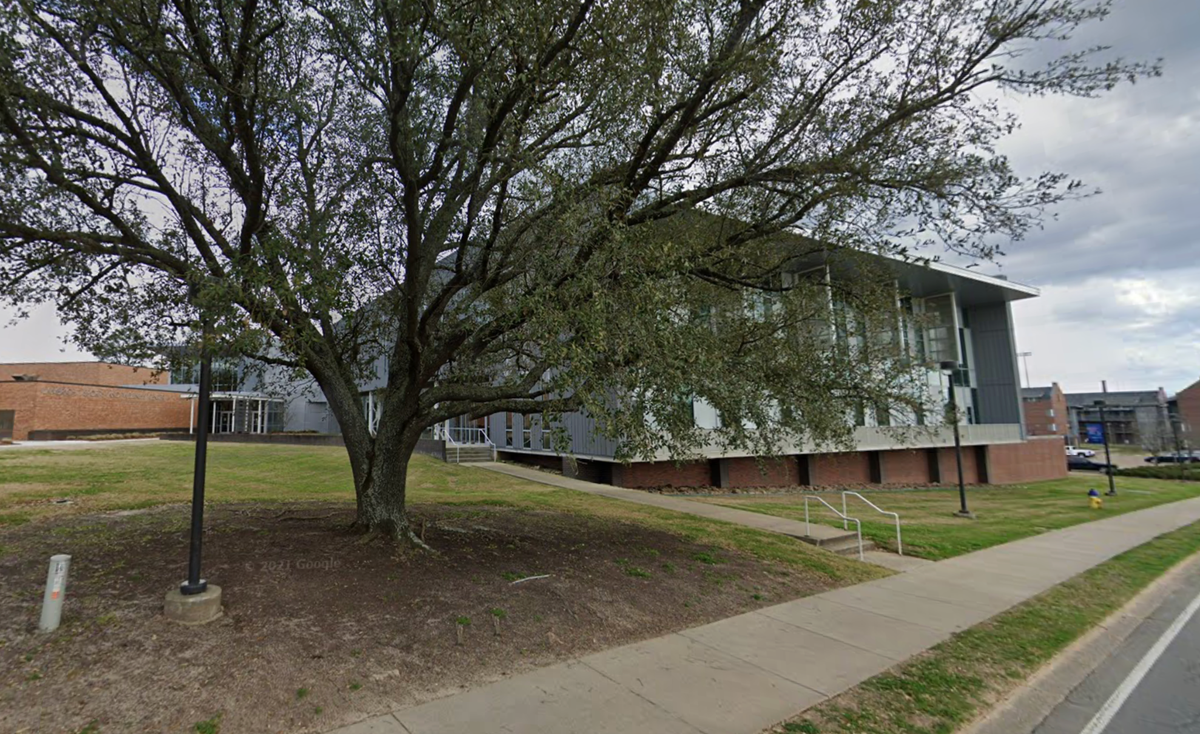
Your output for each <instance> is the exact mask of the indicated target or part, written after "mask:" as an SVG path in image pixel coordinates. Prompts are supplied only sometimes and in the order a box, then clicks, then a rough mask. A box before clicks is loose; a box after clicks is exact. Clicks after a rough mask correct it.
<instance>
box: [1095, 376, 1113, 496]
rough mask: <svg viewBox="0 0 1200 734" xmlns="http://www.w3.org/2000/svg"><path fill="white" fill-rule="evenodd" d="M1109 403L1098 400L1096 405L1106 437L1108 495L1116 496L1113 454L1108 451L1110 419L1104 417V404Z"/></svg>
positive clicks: (1102, 432)
mask: <svg viewBox="0 0 1200 734" xmlns="http://www.w3.org/2000/svg"><path fill="white" fill-rule="evenodd" d="M1105 405H1107V403H1105V402H1104V401H1103V400H1097V401H1096V407H1097V408H1099V409H1100V434H1101V435H1102V436H1103V437H1104V463H1105V464H1108V468H1107V469H1105V472H1106V473H1107V474H1108V496H1109V497H1115V496H1116V495H1117V484H1116V480H1115V479H1113V468H1112V454H1110V453H1109V451H1108V421H1106V420H1105V419H1104V406H1105Z"/></svg>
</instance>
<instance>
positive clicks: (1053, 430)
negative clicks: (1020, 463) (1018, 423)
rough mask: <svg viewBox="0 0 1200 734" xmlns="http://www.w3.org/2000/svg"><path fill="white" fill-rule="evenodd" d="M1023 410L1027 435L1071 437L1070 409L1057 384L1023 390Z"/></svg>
mask: <svg viewBox="0 0 1200 734" xmlns="http://www.w3.org/2000/svg"><path fill="white" fill-rule="evenodd" d="M1021 408H1022V410H1023V411H1024V413H1025V435H1027V436H1062V437H1066V436H1070V435H1071V420H1070V409H1069V408H1068V407H1067V397H1066V395H1064V394H1063V391H1062V388H1060V387H1059V386H1058V383H1057V382H1054V383H1051V384H1050V387H1026V388H1022V389H1021Z"/></svg>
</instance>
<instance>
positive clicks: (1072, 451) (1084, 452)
mask: <svg viewBox="0 0 1200 734" xmlns="http://www.w3.org/2000/svg"><path fill="white" fill-rule="evenodd" d="M1095 455H1096V452H1095V451H1092V450H1091V449H1081V448H1077V447H1075V446H1068V447H1067V456H1083V457H1086V458H1089V459H1090V458H1092V457H1093V456H1095Z"/></svg>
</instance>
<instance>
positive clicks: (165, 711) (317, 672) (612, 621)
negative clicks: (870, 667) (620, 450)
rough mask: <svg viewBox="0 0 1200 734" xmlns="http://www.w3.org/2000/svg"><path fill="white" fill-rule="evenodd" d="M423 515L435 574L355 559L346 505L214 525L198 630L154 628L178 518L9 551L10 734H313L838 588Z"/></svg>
mask: <svg viewBox="0 0 1200 734" xmlns="http://www.w3.org/2000/svg"><path fill="white" fill-rule="evenodd" d="M414 514H415V516H416V517H417V518H418V522H421V521H424V522H425V523H426V525H427V528H426V531H425V540H426V541H427V542H428V543H429V544H430V545H431V546H433V547H434V548H435V549H436V551H437V552H436V553H432V554H431V553H428V552H423V551H408V550H402V549H398V548H397V547H396V546H394V545H391V544H389V543H384V542H378V541H376V542H369V543H364V542H363V539H362V536H360V535H357V534H355V533H353V532H351V531H349V530H348V529H347V526H348V524H349V522H350V520H351V519H352V508H350V507H348V506H347V505H345V504H331V503H308V504H295V505H286V506H284V505H277V506H271V507H265V506H263V505H241V506H239V505H221V506H216V507H213V508H210V509H209V511H208V513H207V515H206V526H207V531H206V540H205V548H204V572H205V576H206V577H207V578H208V579H209V580H210V581H211V582H212V583H215V584H219V585H220V586H222V588H223V589H224V596H225V615H224V617H222V618H221V619H220V620H218V621H217V622H214V623H212V624H209V625H207V626H203V627H183V626H179V625H175V624H172V623H170V622H168V621H167V620H166V619H164V618H163V616H162V611H161V610H162V599H163V595H164V594H165V593H166V591H167V590H168V589H170V588H171V587H173V586H175V585H177V584H178V583H179V581H180V580H181V578H182V577H183V575H184V573H185V565H186V554H187V532H186V529H187V508H186V507H181V506H172V507H167V508H159V509H157V510H152V511H141V512H134V513H129V512H126V513H111V514H107V515H100V516H90V517H71V518H65V519H57V520H54V521H44V522H34V523H30V524H27V525H24V526H20V527H8V528H3V529H0V731H3V732H85V731H86V732H89V734H97V733H108V732H191V731H202V732H215V731H224V732H226V734H228V733H229V732H238V733H240V732H312V731H324V730H327V729H331V728H334V727H336V726H339V725H343V724H347V723H350V722H353V721H356V720H358V719H361V718H363V717H365V716H368V715H373V714H378V713H383V712H385V711H388V710H391V709H395V708H398V707H401V706H405V705H409V704H413V703H417V702H420V701H424V700H428V699H431V698H435V697H438V696H442V695H446V694H449V693H453V692H455V691H457V690H460V689H462V688H465V687H473V686H477V685H479V684H482V683H485V682H487V681H490V680H494V679H496V678H499V677H502V676H505V675H509V674H512V673H518V672H522V671H525V670H529V669H532V668H535V667H540V666H543V665H547V664H550V663H552V662H555V661H558V660H562V659H565V658H568V657H573V656H577V655H581V654H585V653H588V652H592V651H596V650H601V649H604V648H609V647H613V646H616V645H620V644H623V643H628V642H633V641H636V640H641V639H646V638H650V637H654V636H657V635H661V634H665V633H667V632H670V631H673V630H678V629H682V628H686V627H691V626H695V625H698V624H703V623H705V622H708V621H712V620H716V619H720V618H723V617H727V616H730V615H733V614H737V613H740V612H744V611H747V610H750V609H754V608H758V607H762V606H766V605H768V604H774V603H778V602H781V601H784V600H786V599H791V598H795V597H799V596H804V595H808V594H812V593H817V592H820V591H823V590H825V589H827V588H830V587H831V586H833V585H834V583H833V582H832V581H830V580H829V579H827V578H825V577H823V576H820V575H818V574H815V573H812V572H810V571H805V570H802V569H798V568H796V567H791V566H785V565H782V564H779V565H776V564H771V563H766V562H762V561H759V560H756V559H754V558H752V557H750V556H746V555H741V554H737V553H733V552H730V551H727V550H724V549H720V550H718V549H715V548H711V547H706V546H703V545H698V544H695V543H690V542H687V541H684V540H682V539H680V538H679V537H677V536H674V535H671V534H668V533H664V532H659V531H655V530H649V529H647V528H645V527H643V526H641V525H637V524H634V523H627V522H619V521H614V520H608V519H598V518H595V517H589V516H584V515H576V514H567V513H559V512H538V511H529V510H517V509H512V508H502V507H481V506H471V507H453V506H430V505H422V506H420V507H419V508H417V509H416V510H415V512H414ZM52 553H70V554H71V555H72V556H73V559H72V565H71V575H70V580H69V584H68V587H67V602H66V607H65V611H64V620H63V626H62V627H61V628H60V629H59V630H58V631H57V632H55V633H53V634H50V635H41V634H38V633H37V631H36V625H37V620H38V615H39V611H40V604H41V594H42V586H43V584H44V582H45V576H46V565H47V560H48V558H49V556H50V555H51V554H52ZM543 574H547V575H548V577H547V578H540V579H533V580H527V581H523V582H521V583H513V582H514V581H517V580H519V579H523V578H526V577H529V576H535V575H543ZM460 631H461V633H462V635H461V644H460V642H459V632H460Z"/></svg>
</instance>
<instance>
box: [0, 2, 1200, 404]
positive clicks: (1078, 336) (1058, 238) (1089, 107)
mask: <svg viewBox="0 0 1200 734" xmlns="http://www.w3.org/2000/svg"><path fill="white" fill-rule="evenodd" d="M1198 38H1200V2H1198V0H1118V2H1117V3H1116V5H1115V9H1114V12H1113V14H1112V16H1110V17H1109V18H1108V19H1107V20H1106V21H1105V22H1104V23H1102V24H1100V25H1098V26H1096V27H1095V28H1094V29H1093V30H1092V31H1090V32H1089V33H1088V35H1087V37H1086V38H1085V37H1080V38H1079V39H1077V41H1078V42H1079V43H1089V44H1091V43H1102V44H1107V45H1112V46H1114V47H1116V50H1117V51H1118V52H1120V53H1121V54H1122V55H1124V56H1125V57H1127V58H1131V59H1139V60H1153V59H1157V58H1159V57H1162V58H1163V59H1164V74H1163V76H1162V77H1161V78H1158V79H1151V80H1148V81H1145V82H1141V83H1139V84H1137V85H1135V86H1132V87H1129V86H1126V87H1122V88H1120V89H1119V90H1117V91H1116V92H1114V93H1111V94H1109V95H1108V96H1106V97H1103V98H1101V99H1098V100H1074V99H1033V100H1020V101H1018V102H1015V103H1014V104H1016V105H1017V108H1018V109H1019V111H1020V113H1021V115H1022V119H1023V120H1024V128H1023V129H1022V130H1021V131H1020V132H1019V133H1018V134H1017V135H1015V136H1013V137H1012V138H1011V139H1010V140H1008V141H1007V142H1006V145H1005V151H1006V152H1007V153H1008V154H1009V155H1010V156H1011V157H1012V159H1013V161H1014V163H1015V164H1016V167H1017V170H1018V171H1019V172H1024V173H1029V174H1033V173H1037V172H1039V171H1042V170H1061V171H1066V172H1068V173H1070V174H1072V175H1073V176H1075V177H1078V178H1081V179H1083V180H1084V181H1085V182H1086V183H1087V184H1089V185H1090V186H1096V187H1099V188H1100V189H1101V190H1102V192H1103V193H1102V194H1101V195H1100V196H1097V197H1094V198H1092V199H1089V200H1086V201H1083V202H1075V203H1071V204H1066V205H1064V206H1063V207H1061V208H1060V209H1059V211H1058V216H1057V218H1056V219H1054V220H1052V221H1048V222H1047V223H1046V226H1045V228H1044V230H1042V231H1039V232H1036V233H1034V234H1033V235H1031V236H1030V237H1029V238H1028V239H1026V240H1025V241H1022V242H1018V243H1013V244H1011V245H1010V246H1008V247H1007V248H1006V250H1007V256H1006V257H1004V258H1003V259H1002V260H1001V261H1000V262H999V263H996V264H987V265H985V266H984V267H982V268H981V270H983V271H985V272H992V273H995V272H1003V273H1005V274H1007V275H1008V276H1009V277H1010V278H1012V279H1013V280H1017V281H1020V282H1024V283H1028V284H1030V285H1035V286H1038V287H1039V288H1041V289H1042V296H1041V297H1040V298H1037V299H1033V300H1030V301H1024V302H1021V303H1018V304H1016V305H1015V306H1014V317H1015V319H1016V324H1017V339H1018V344H1017V347H1018V350H1020V351H1028V352H1032V353H1033V354H1032V356H1031V357H1029V358H1028V368H1029V376H1030V379H1031V380H1032V382H1033V384H1037V385H1040V384H1048V383H1049V382H1050V381H1051V380H1056V381H1058V382H1059V383H1060V384H1061V385H1062V386H1063V388H1064V389H1065V390H1067V391H1068V392H1071V391H1075V392H1081V391H1091V390H1098V389H1099V382H1100V380H1102V379H1107V380H1108V384H1109V389H1114V390H1116V389H1125V390H1135V389H1150V388H1155V387H1159V386H1162V387H1164V388H1166V390H1167V391H1168V392H1169V393H1170V392H1174V391H1176V390H1178V389H1180V388H1183V387H1185V386H1187V385H1188V384H1190V383H1191V382H1193V381H1195V380H1197V379H1200V42H1198V41H1197V39H1198ZM10 316H11V314H9V313H6V312H4V311H2V310H0V362H5V361H33V360H53V359H78V358H87V355H80V353H79V352H78V351H76V350H75V349H73V348H72V347H70V346H67V345H66V344H65V343H64V342H63V337H64V336H65V335H66V333H67V329H66V328H65V327H63V326H62V325H61V324H59V323H58V321H57V319H56V317H55V315H54V313H53V311H51V310H41V311H38V312H36V313H35V314H34V315H33V316H32V317H31V318H30V319H28V320H25V321H22V322H20V323H19V324H18V325H16V326H9V325H8V321H9V317H10Z"/></svg>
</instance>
